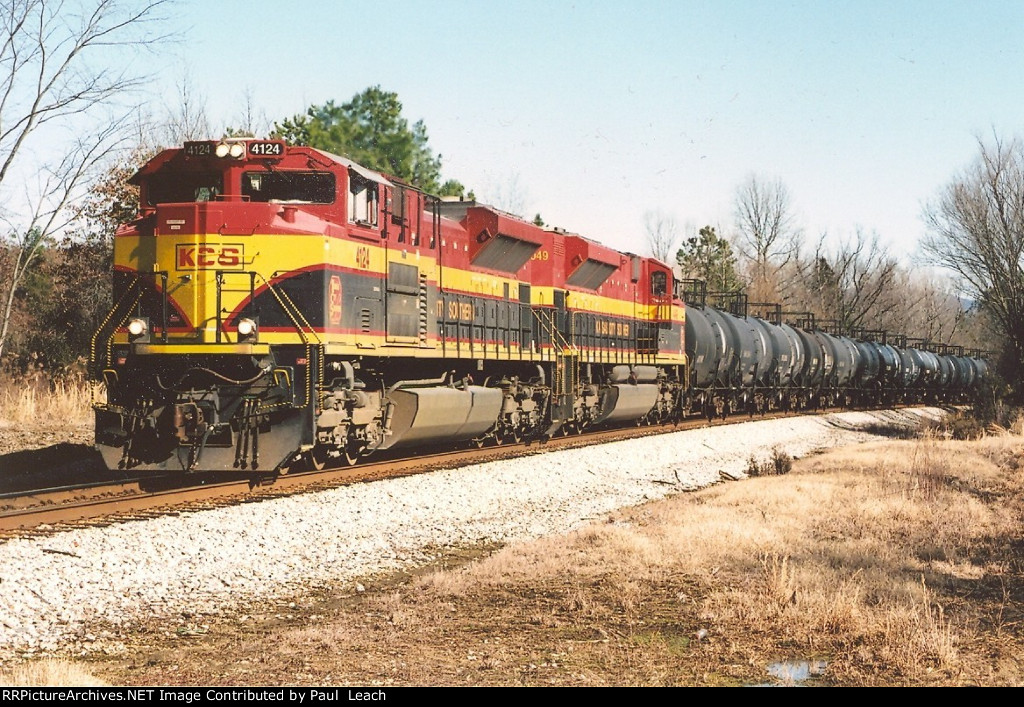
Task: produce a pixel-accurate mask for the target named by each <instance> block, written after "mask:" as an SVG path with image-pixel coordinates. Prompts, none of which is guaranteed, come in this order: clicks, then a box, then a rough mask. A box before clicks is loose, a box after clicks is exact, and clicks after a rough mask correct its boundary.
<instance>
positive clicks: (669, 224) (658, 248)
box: [644, 211, 679, 263]
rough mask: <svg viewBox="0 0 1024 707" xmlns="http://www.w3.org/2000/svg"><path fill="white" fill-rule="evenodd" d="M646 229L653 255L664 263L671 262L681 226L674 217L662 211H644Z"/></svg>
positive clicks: (648, 244)
mask: <svg viewBox="0 0 1024 707" xmlns="http://www.w3.org/2000/svg"><path fill="white" fill-rule="evenodd" d="M644 231H645V232H646V234H647V248H648V250H650V253H651V255H653V256H654V257H655V258H657V259H658V260H660V261H661V262H663V263H671V262H672V256H673V255H675V253H674V251H675V249H676V242H677V241H678V240H679V227H678V226H677V225H676V220H675V218H674V217H672V216H670V215H668V214H665V213H663V212H661V211H646V212H644Z"/></svg>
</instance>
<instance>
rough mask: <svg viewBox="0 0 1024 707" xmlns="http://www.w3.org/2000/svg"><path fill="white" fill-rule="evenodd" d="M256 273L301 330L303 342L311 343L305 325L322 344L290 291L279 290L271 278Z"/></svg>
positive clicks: (321, 342) (317, 341)
mask: <svg viewBox="0 0 1024 707" xmlns="http://www.w3.org/2000/svg"><path fill="white" fill-rule="evenodd" d="M255 274H256V276H257V277H259V278H260V279H261V280H263V284H265V285H266V286H267V290H268V291H269V292H270V294H272V295H273V296H274V299H276V300H277V303H278V304H279V305H281V309H282V310H284V313H285V314H286V315H288V318H289V319H291V320H292V324H293V325H294V326H295V330H296V331H298V332H299V336H300V337H301V338H302V343H304V344H306V345H309V343H310V342H309V339H308V338H307V337H306V333H307V331H305V330H303V328H302V327H303V326H305V327H306V329H307V330H308V333H309V334H312V335H313V338H314V339H316V343H317V344H318V345H320V346H322V345H323V341H321V340H320V335H319V334H317V333H316V330H315V329H314V328H313V327H312V326H310V324H309V322H307V321H306V318H305V317H303V316H302V311H301V310H299V308H298V307H296V306H295V303H294V302H292V300H291V298H290V297H288V293H287V292H285V291H284V290H281V291H280V292H279V291H278V289H277V288H276V287H275V286H274V285H273V284H272V283H271V282H270V280H268V279H267V278H265V277H264V276H263V275H261V274H260V273H255ZM286 302H287V304H286ZM289 307H291V309H289ZM299 320H301V322H302V323H301V324H300V323H299Z"/></svg>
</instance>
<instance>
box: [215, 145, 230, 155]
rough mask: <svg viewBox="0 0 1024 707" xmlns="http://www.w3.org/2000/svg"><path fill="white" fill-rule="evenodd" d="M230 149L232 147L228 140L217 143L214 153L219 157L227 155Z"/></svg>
mask: <svg viewBox="0 0 1024 707" xmlns="http://www.w3.org/2000/svg"><path fill="white" fill-rule="evenodd" d="M230 149H231V148H230V147H229V146H228V144H227V143H226V142H220V143H217V147H216V148H215V149H214V151H213V154H215V155H217V157H227V156H228V150H230Z"/></svg>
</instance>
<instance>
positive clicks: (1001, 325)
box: [921, 137, 1024, 394]
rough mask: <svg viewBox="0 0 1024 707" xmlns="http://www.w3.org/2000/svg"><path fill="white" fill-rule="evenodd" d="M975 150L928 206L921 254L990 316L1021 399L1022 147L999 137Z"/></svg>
mask: <svg viewBox="0 0 1024 707" xmlns="http://www.w3.org/2000/svg"><path fill="white" fill-rule="evenodd" d="M978 149H979V155H978V158H977V160H976V161H975V162H974V164H973V165H971V166H970V167H968V168H967V169H966V170H964V172H963V173H962V174H961V175H960V176H958V177H957V178H955V179H954V180H953V181H952V182H950V183H949V184H948V185H946V187H944V188H943V189H942V191H941V192H940V193H939V196H938V198H937V199H936V200H934V201H933V202H931V203H930V204H928V205H927V206H926V207H925V209H924V220H925V223H926V224H927V226H928V235H927V236H926V238H925V239H924V241H923V242H922V244H921V249H922V251H923V252H924V255H925V257H926V258H927V259H928V260H929V261H930V262H932V263H934V264H936V265H939V266H941V267H944V268H947V269H949V270H951V271H952V272H953V273H955V275H956V276H957V278H958V280H959V281H960V282H961V283H962V285H963V287H964V290H965V294H967V295H968V296H970V297H973V298H974V299H975V300H977V302H978V303H980V305H981V306H982V307H983V308H984V309H985V310H986V311H987V313H988V314H989V316H990V317H991V319H992V320H993V321H994V323H995V324H996V326H997V328H998V330H999V332H1000V334H1001V335H1002V336H1003V337H1004V338H1005V349H1004V356H1003V361H1002V363H1003V366H1002V368H1003V370H1004V373H1005V374H1006V375H1007V379H1008V380H1011V381H1013V382H1014V383H1015V384H1016V387H1017V391H1018V394H1024V144H1022V143H1021V141H1020V140H1019V139H1016V138H1015V139H1013V140H1011V141H1009V142H1006V141H1003V140H1000V139H999V138H998V137H996V138H995V140H994V141H993V143H992V144H991V145H987V144H985V143H984V142H982V141H981V140H980V139H979V141H978Z"/></svg>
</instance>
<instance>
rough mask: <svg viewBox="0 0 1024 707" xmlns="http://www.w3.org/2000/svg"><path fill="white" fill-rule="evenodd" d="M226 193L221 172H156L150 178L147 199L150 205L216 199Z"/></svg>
mask: <svg viewBox="0 0 1024 707" xmlns="http://www.w3.org/2000/svg"><path fill="white" fill-rule="evenodd" d="M222 193H224V177H223V175H222V174H221V173H220V172H173V173H167V174H161V173H157V174H154V175H153V176H152V177H151V178H150V180H149V189H148V190H147V198H146V200H147V201H148V202H149V205H150V206H156V205H157V204H180V203H184V202H189V201H216V199H217V195H218V194H222Z"/></svg>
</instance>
